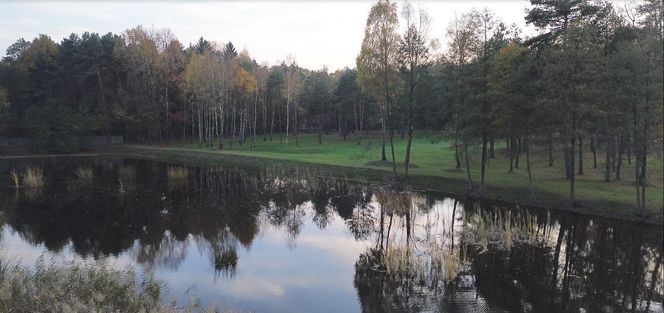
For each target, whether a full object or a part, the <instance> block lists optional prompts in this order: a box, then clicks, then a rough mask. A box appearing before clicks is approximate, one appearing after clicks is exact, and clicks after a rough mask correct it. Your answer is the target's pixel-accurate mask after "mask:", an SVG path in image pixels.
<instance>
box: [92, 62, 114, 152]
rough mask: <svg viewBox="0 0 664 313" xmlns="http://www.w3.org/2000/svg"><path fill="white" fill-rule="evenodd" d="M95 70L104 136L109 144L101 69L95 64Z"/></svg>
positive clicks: (109, 130)
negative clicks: (102, 115)
mask: <svg viewBox="0 0 664 313" xmlns="http://www.w3.org/2000/svg"><path fill="white" fill-rule="evenodd" d="M95 69H96V70H97V83H98V86H99V99H100V102H101V108H102V111H103V112H104V113H103V114H104V132H105V134H106V144H109V145H110V144H111V127H110V125H109V123H108V108H107V107H106V96H105V95H104V83H103V82H102V79H101V69H100V68H99V65H98V64H97V63H96V62H95Z"/></svg>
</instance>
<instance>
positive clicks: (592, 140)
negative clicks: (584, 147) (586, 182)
mask: <svg viewBox="0 0 664 313" xmlns="http://www.w3.org/2000/svg"><path fill="white" fill-rule="evenodd" d="M590 151H592V153H593V169H596V168H597V146H596V143H595V135H592V134H591V135H590Z"/></svg>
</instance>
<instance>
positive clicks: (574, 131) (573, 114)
mask: <svg viewBox="0 0 664 313" xmlns="http://www.w3.org/2000/svg"><path fill="white" fill-rule="evenodd" d="M575 134H576V110H575V109H574V110H573V111H572V140H571V142H570V169H571V171H570V174H571V179H570V183H569V196H570V199H572V201H574V183H575V182H574V178H575V177H574V144H575V141H576V137H575Z"/></svg>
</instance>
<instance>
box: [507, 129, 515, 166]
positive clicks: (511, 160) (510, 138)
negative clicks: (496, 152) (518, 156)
mask: <svg viewBox="0 0 664 313" xmlns="http://www.w3.org/2000/svg"><path fill="white" fill-rule="evenodd" d="M512 140H513V139H512V137H509V138H508V139H507V143H508V144H507V150H508V151H509V153H510V170H509V171H508V173H513V172H514V145H513V144H510V142H511V141H512Z"/></svg>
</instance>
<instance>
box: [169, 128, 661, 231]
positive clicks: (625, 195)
mask: <svg viewBox="0 0 664 313" xmlns="http://www.w3.org/2000/svg"><path fill="white" fill-rule="evenodd" d="M283 139H284V142H283V143H280V140H279V137H278V136H276V137H274V138H273V140H272V141H264V140H263V138H262V137H260V138H257V143H256V147H255V148H252V147H251V145H250V143H249V142H248V143H246V144H245V145H243V146H240V145H239V144H238V143H237V141H236V142H235V143H234V144H233V147H232V149H231V148H230V142H229V141H227V142H226V146H225V148H224V151H223V152H220V151H219V150H217V149H216V148H209V147H201V146H199V145H198V144H197V143H194V144H182V143H172V144H171V145H169V147H168V149H166V150H170V151H171V152H174V151H180V152H185V151H186V152H189V153H191V152H196V151H209V152H211V153H213V154H214V155H218V154H221V155H225V156H248V157H258V158H269V159H273V160H280V161H294V162H297V163H302V162H306V163H314V164H324V165H334V166H343V167H352V168H355V170H356V171H357V169H370V170H372V171H370V172H368V171H364V172H359V174H358V175H360V176H362V175H366V176H381V177H387V176H389V173H390V172H391V170H392V168H391V164H377V165H371V164H368V163H369V162H371V161H376V160H379V159H380V143H381V141H380V138H379V137H377V136H376V137H374V138H371V137H370V138H369V139H362V141H361V143H360V144H358V143H357V141H356V139H354V138H352V137H349V138H348V139H347V140H346V141H344V140H343V139H342V138H340V137H338V136H336V135H334V134H329V135H327V136H325V137H324V138H323V144H319V143H318V139H317V136H316V134H305V135H301V136H300V138H299V140H298V144H297V145H296V144H295V138H293V137H291V138H290V140H289V143H288V144H286V143H285V138H283ZM395 139H396V140H395V154H396V159H397V162H398V164H397V165H398V170H399V172H400V173H403V160H404V158H405V146H406V139H401V138H400V137H399V136H397V137H396V138H395ZM587 146H588V145H587ZM587 146H586V148H588V147H587ZM505 150H506V149H505V145H504V143H503V142H502V141H501V142H496V158H495V159H491V160H489V162H488V164H487V173H486V182H487V195H486V196H487V197H488V198H491V199H497V200H504V201H512V202H520V203H525V204H536V205H543V206H550V207H561V206H566V205H567V206H569V200H568V197H569V181H567V180H566V179H564V172H563V164H562V155H555V156H554V157H555V162H554V167H548V165H547V158H546V153H545V151H537V150H535V151H533V153H532V154H533V155H531V159H532V160H531V162H532V168H533V169H532V171H533V176H534V185H535V188H536V191H535V195H534V196H533V195H531V193H530V191H529V188H528V186H529V185H528V174H527V172H526V162H525V155H524V154H522V155H521V159H520V167H519V168H518V169H515V170H514V172H513V173H508V169H509V157H508V155H507V153H506V151H505ZM557 150H560V149H557ZM558 152H559V153H560V151H558ZM470 153H471V155H472V156H471V173H472V177H473V180H474V182H475V183H478V182H479V173H480V170H479V160H480V153H481V151H480V147H474V148H473V149H471V150H470ZM190 156H191V155H190ZM387 157H388V159H390V150H389V143H388V147H387ZM597 159H598V160H597V161H598V166H597V169H593V160H592V154H591V153H590V152H589V151H588V152H587V153H586V154H585V155H584V165H585V175H583V176H577V177H578V181H577V185H576V195H577V198H578V199H579V203H578V204H577V205H578V206H579V207H581V209H580V210H581V211H584V212H588V213H593V214H600V215H604V216H613V217H623V218H630V217H631V216H634V215H635V214H636V209H635V202H636V200H635V197H636V190H635V187H634V185H633V183H634V179H633V178H634V167H633V165H629V164H627V161H624V162H623V170H622V180H620V181H616V180H613V181H611V182H609V183H606V182H604V181H603V178H604V159H605V155H604V154H603V153H601V152H600V151H598V155H597ZM411 162H412V163H413V164H414V165H415V166H414V167H413V168H411V170H410V173H411V175H412V176H411V177H412V178H411V180H410V182H411V183H412V184H413V185H414V186H416V187H420V188H424V189H431V190H438V191H443V192H449V193H453V194H462V193H464V192H465V190H466V187H467V178H466V173H465V170H464V169H463V167H462V169H457V168H456V163H455V160H454V150H453V149H452V148H451V145H450V143H449V142H445V141H441V140H439V138H436V137H433V136H428V135H425V134H424V133H421V134H417V136H415V138H414V141H413V147H412V156H411ZM648 167H649V168H648V175H649V177H648V181H649V184H650V185H649V188H647V194H646V197H647V206H648V208H649V212H648V213H649V215H651V216H653V217H655V218H656V219H659V220H661V216H662V207H663V206H662V203H663V197H664V196H663V184H662V179H663V177H662V156H661V153H660V154H658V155H651V156H650V158H649V162H648ZM348 170H350V169H348ZM375 172H382V175H380V174H379V175H376V174H375ZM371 173H374V174H371ZM612 175H613V174H612ZM367 179H370V180H375V179H376V177H367Z"/></svg>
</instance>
